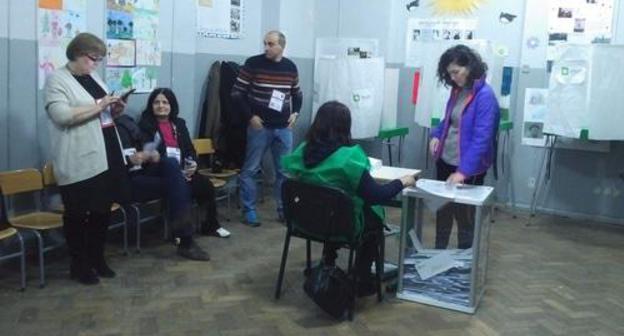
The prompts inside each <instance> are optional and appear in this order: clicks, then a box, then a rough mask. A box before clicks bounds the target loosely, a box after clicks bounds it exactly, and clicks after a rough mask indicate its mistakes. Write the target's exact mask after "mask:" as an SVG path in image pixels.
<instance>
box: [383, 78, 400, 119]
mask: <svg viewBox="0 0 624 336" xmlns="http://www.w3.org/2000/svg"><path fill="white" fill-rule="evenodd" d="M398 95H399V69H386V71H385V73H384V99H383V101H384V104H383V112H382V115H381V129H388V128H395V127H397V112H398V111H397V100H398Z"/></svg>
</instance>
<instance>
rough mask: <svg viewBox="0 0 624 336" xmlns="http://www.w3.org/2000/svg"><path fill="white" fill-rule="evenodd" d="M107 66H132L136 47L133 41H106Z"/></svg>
mask: <svg viewBox="0 0 624 336" xmlns="http://www.w3.org/2000/svg"><path fill="white" fill-rule="evenodd" d="M106 49H107V52H108V55H107V62H106V65H107V66H130V67H132V66H134V65H135V64H136V63H135V57H136V45H135V41H134V40H115V39H108V41H107V46H106Z"/></svg>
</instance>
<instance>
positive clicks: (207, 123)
mask: <svg viewBox="0 0 624 336" xmlns="http://www.w3.org/2000/svg"><path fill="white" fill-rule="evenodd" d="M220 78H221V62H220V61H216V62H214V63H212V65H211V66H210V70H209V71H208V77H207V78H206V82H205V84H204V88H205V90H204V103H203V104H202V109H201V112H200V120H199V137H201V138H210V139H212V141H213V144H214V146H215V148H216V149H217V151H219V150H221V148H220V145H219V144H220V141H219V139H220V138H221V137H220V132H221V100H220V97H219V86H220V84H221V80H220Z"/></svg>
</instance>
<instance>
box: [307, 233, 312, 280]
mask: <svg viewBox="0 0 624 336" xmlns="http://www.w3.org/2000/svg"><path fill="white" fill-rule="evenodd" d="M310 269H312V242H311V241H310V239H306V274H309V273H310Z"/></svg>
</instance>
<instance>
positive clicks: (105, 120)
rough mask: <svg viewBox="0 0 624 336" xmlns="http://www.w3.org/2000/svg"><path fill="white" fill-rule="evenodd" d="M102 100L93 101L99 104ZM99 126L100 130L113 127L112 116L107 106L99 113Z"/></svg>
mask: <svg viewBox="0 0 624 336" xmlns="http://www.w3.org/2000/svg"><path fill="white" fill-rule="evenodd" d="M100 101H102V99H98V100H96V101H95V103H96V104H99V103H100ZM100 125H101V126H102V128H106V127H111V126H115V122H114V121H113V114H112V113H111V110H110V106H107V107H106V109H105V110H104V111H102V113H100Z"/></svg>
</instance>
